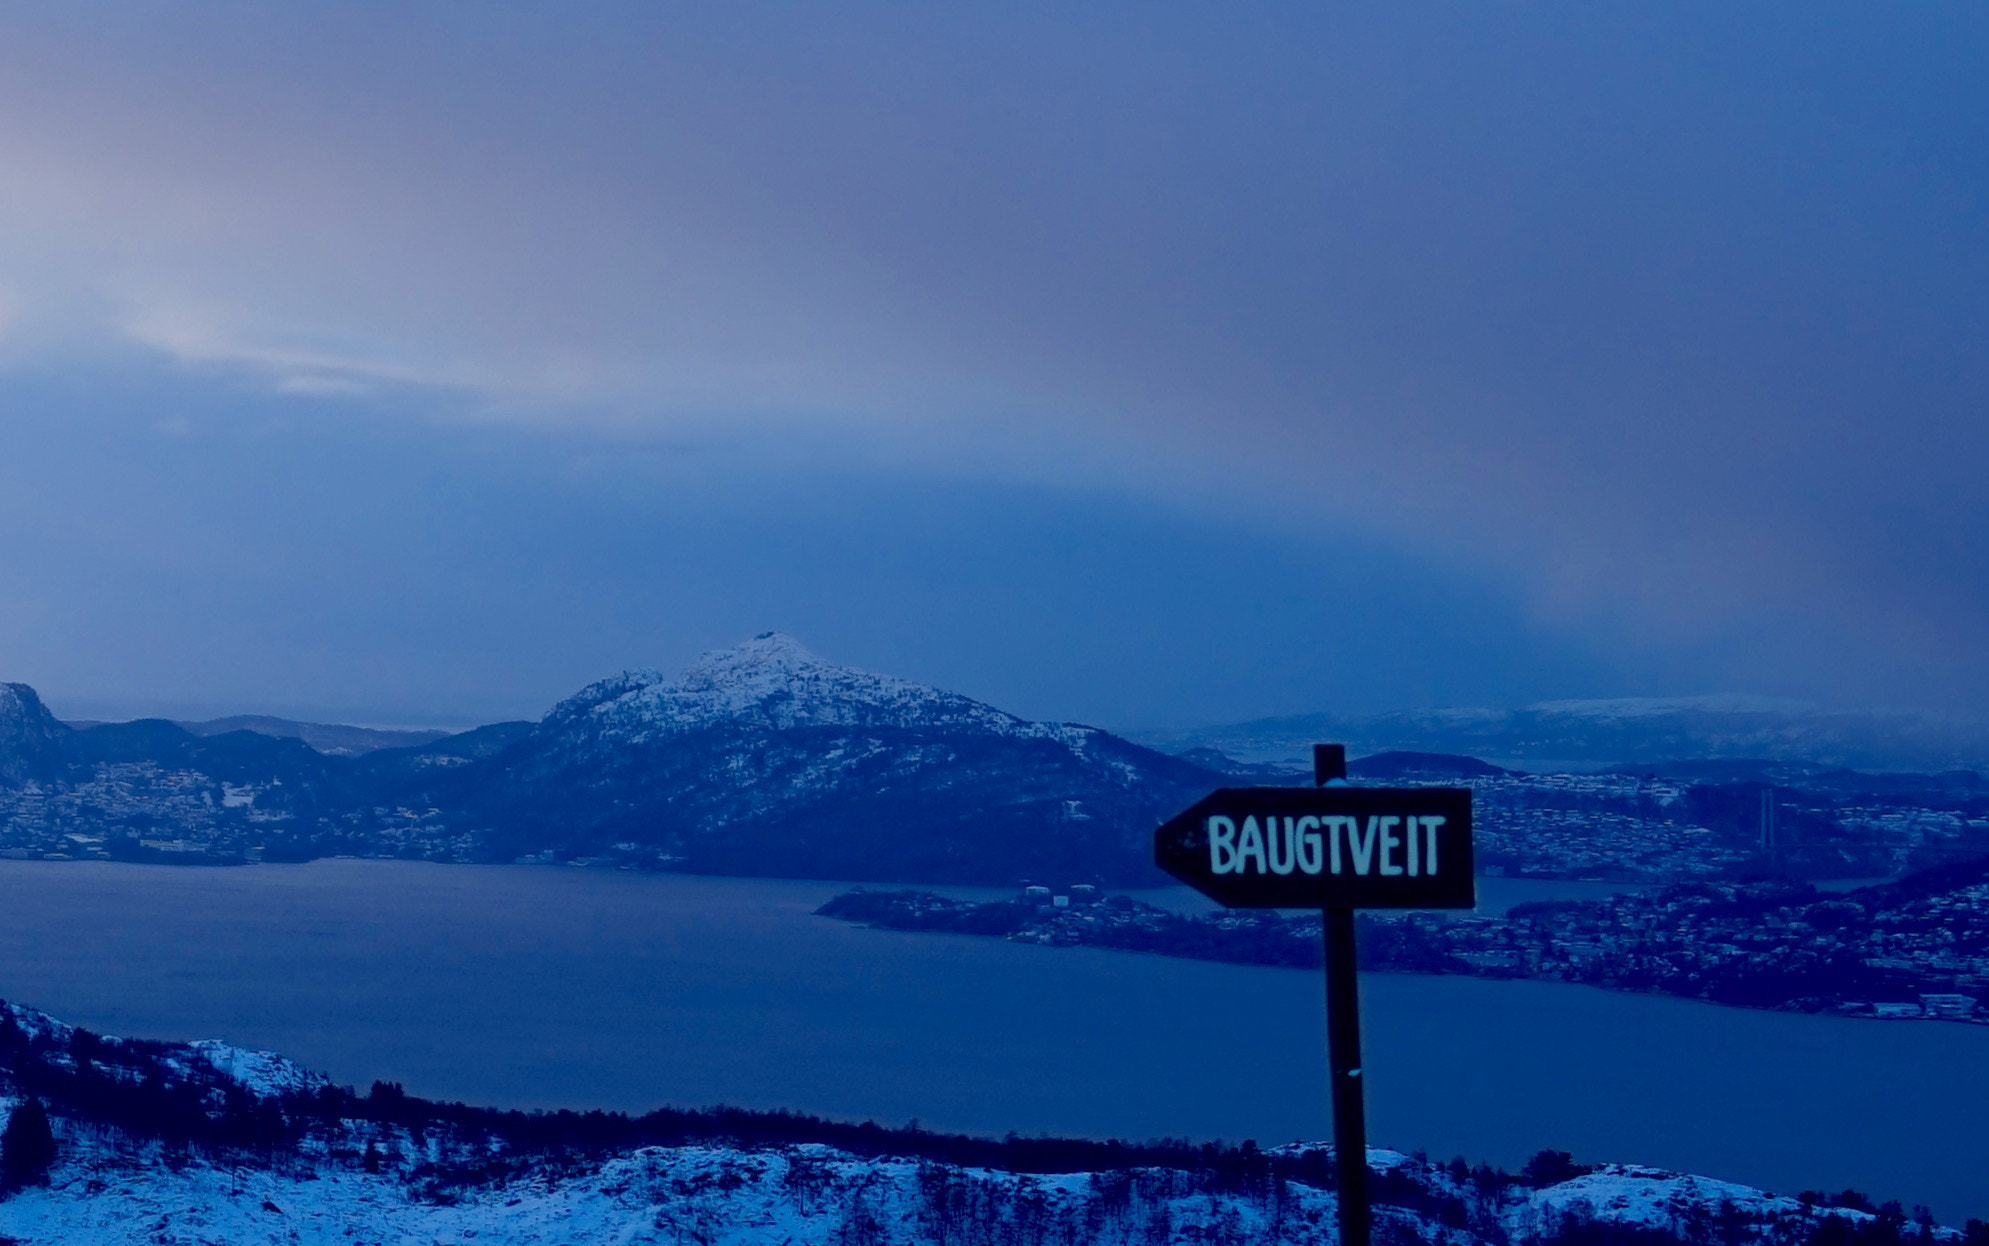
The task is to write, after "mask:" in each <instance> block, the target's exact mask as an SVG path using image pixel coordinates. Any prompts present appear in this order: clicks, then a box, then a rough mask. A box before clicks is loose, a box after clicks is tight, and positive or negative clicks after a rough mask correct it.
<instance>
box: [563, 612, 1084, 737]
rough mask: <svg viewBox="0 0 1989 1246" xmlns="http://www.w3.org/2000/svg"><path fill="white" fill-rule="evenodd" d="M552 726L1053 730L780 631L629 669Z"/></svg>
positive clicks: (624, 731)
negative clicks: (863, 665) (664, 665)
mask: <svg viewBox="0 0 1989 1246" xmlns="http://www.w3.org/2000/svg"><path fill="white" fill-rule="evenodd" d="M547 722H548V723H549V724H559V725H562V726H568V725H570V726H580V727H583V728H584V729H591V730H593V731H598V732H601V733H602V734H606V735H613V736H616V737H620V738H623V739H625V740H627V741H629V742H641V741H644V740H650V739H656V738H659V737H663V736H669V735H676V734H681V733H686V732H691V731H697V730H701V729H704V728H709V727H715V726H724V725H737V726H743V727H752V728H761V729H769V730H790V729H794V728H799V727H826V726H839V727H896V728H922V729H933V728H939V729H947V728H951V729H956V730H967V731H982V732H993V733H996V734H1001V735H1016V736H1034V735H1042V734H1048V733H1050V731H1051V730H1052V728H1049V727H1048V726H1046V725H1044V724H1037V723H1031V722H1028V721H1026V720H1024V719H1021V718H1017V717H1016V716H1014V715H1013V714H1008V713H1004V712H1003V711H1001V710H998V709H995V708H994V707H993V706H990V705H984V704H982V703H981V702H979V701H976V700H974V699H973V698H971V697H965V696H961V695H960V694H958V693H954V692H944V691H941V690H940V689H938V688H934V687H931V686H930V685H927V684H921V683H917V682H914V681H912V680H908V679H900V678H898V677H896V676H892V675H880V674H877V673H874V672H871V671H864V670H858V669H857V668H855V667H850V666H843V665H840V664H838V663H835V662H830V661H826V660H825V659H822V658H820V657H817V656H816V655H815V654H813V653H811V652H810V651H809V650H808V649H807V647H806V646H804V645H802V644H801V643H800V642H799V641H797V640H795V639H794V638H793V637H791V636H787V635H783V634H782V633H780V632H763V633H761V634H760V635H758V636H755V637H753V638H752V639H751V640H748V641H746V642H744V643H742V644H739V645H736V646H734V647H733V648H730V649H720V650H716V651H713V652H711V653H707V654H705V655H704V656H702V657H700V658H698V659H697V660H696V661H695V662H692V663H691V664H690V665H689V666H687V667H685V668H684V671H683V673H682V674H680V675H679V676H678V677H677V678H676V679H674V680H670V679H667V678H666V677H665V676H663V675H662V674H661V673H660V672H657V671H652V670H633V671H626V672H624V673H623V674H621V675H618V676H615V677H613V678H611V679H605V680H602V681H601V682H599V683H597V684H593V685H591V686H590V687H587V688H585V689H582V690H581V691H580V692H579V693H578V694H577V695H575V696H574V697H572V698H571V699H569V700H567V701H565V702H562V703H561V704H560V705H559V706H558V707H556V708H555V709H554V710H553V712H552V713H551V714H550V715H548V717H547Z"/></svg>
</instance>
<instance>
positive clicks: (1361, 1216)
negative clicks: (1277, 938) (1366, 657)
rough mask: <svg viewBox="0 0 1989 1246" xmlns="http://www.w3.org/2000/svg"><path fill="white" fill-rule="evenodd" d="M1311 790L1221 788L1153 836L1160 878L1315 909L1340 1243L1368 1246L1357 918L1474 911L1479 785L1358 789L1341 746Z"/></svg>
mask: <svg viewBox="0 0 1989 1246" xmlns="http://www.w3.org/2000/svg"><path fill="white" fill-rule="evenodd" d="M1312 763H1313V784H1314V786H1313V787H1311V788H1309V789H1308V788H1299V787H1226V788H1222V789H1219V790H1217V791H1214V792H1211V793H1209V794H1208V795H1207V796H1205V797H1203V798H1202V799H1201V800H1198V801H1196V802H1195V803H1194V804H1192V805H1190V806H1188V808H1186V809H1184V810H1182V811H1181V812H1180V813H1178V814H1176V815H1175V816H1174V817H1172V818H1169V819H1168V820H1167V821H1166V822H1164V823H1162V824H1161V826H1160V829H1159V830H1157V831H1155V832H1154V833H1153V858H1154V861H1155V863H1156V864H1158V865H1159V866H1160V868H1161V869H1163V870H1166V871H1167V872H1168V873H1169V874H1171V875H1173V876H1174V877H1175V878H1178V879H1180V880H1181V881H1182V882H1184V883H1187V884H1188V885H1189V886H1190V887H1193V888H1194V889H1195V890H1197V891H1199V892H1201V893H1202V894H1203V895H1205V896H1208V897H1209V898H1210V899H1212V900H1216V901H1218V902H1219V903H1221V904H1224V905H1227V906H1228V907H1230V908H1275V909H1295V908H1316V909H1319V910H1320V912H1321V915H1322V916H1323V918H1324V921H1325V940H1326V1051H1327V1067H1328V1069H1329V1071H1330V1074H1331V1082H1330V1085H1331V1089H1332V1097H1333V1156H1334V1159H1335V1160H1336V1161H1337V1164H1338V1167H1339V1171H1340V1197H1339V1202H1340V1241H1341V1243H1342V1246H1369V1237H1370V1226H1371V1223H1372V1221H1371V1218H1370V1216H1369V1212H1368V1201H1367V1108H1366V1098H1365V1095H1364V1094H1363V1093H1362V1079H1361V1022H1360V985H1359V980H1358V978H1357V977H1356V975H1355V961H1356V957H1355V954H1354V951H1355V949H1354V910H1355V909H1358V908H1391V909H1468V908H1472V907H1474V906H1475V905H1476V904H1477V878H1476V874H1475V872H1474V870H1473V867H1472V862H1471V789H1469V788H1446V787H1399V788H1397V787H1350V786H1348V784H1347V753H1346V749H1345V748H1343V747H1342V746H1340V745H1338V744H1317V745H1314V746H1313V749H1312Z"/></svg>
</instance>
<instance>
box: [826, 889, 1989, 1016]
mask: <svg viewBox="0 0 1989 1246" xmlns="http://www.w3.org/2000/svg"><path fill="white" fill-rule="evenodd" d="M820 911H821V912H822V913H823V914H824V915H826V916H831V917H839V918H843V919H845V920H849V921H858V922H864V923H867V924H869V925H872V926H878V927H882V928H886V929H893V930H913V931H945V932H952V933H961V934H980V935H991V936H998V937H1002V938H1007V939H1010V940H1014V941H1017V942H1025V943H1038V944H1044V945H1047V946H1053V947H1075V946H1085V947H1103V948H1116V949H1120V950H1125V951H1137V952H1147V953H1154V954H1158V955H1164V956H1180V957H1188V958H1192V959H1198V960H1216V961H1227V962H1232V963H1243V964H1263V965H1278V966H1287V967H1293V968H1312V967H1316V966H1318V965H1319V964H1320V963H1321V936H1320V922H1319V919H1318V918H1317V917H1313V916H1309V915H1298V916H1292V915H1284V914H1280V913H1277V912H1270V911H1259V910H1239V911H1219V912H1214V913H1202V914H1188V913H1181V912H1176V911H1173V910H1170V909H1165V908H1161V907H1158V906H1155V905H1152V904H1148V903H1145V902H1143V901H1139V900H1135V899H1132V898H1130V897H1127V896H1123V895H1120V896H1109V897H1101V896H1100V895H1098V894H1097V892H1096V891H1095V889H1092V888H1088V887H1084V886H1082V885H1079V886H1074V887H1070V888H1068V889H1066V890H1065V891H1063V892H1053V891H1051V890H1050V889H1048V888H1044V887H1032V888H1029V889H1027V890H1025V891H1024V892H1023V893H1022V894H1021V895H1019V896H1017V897H1016V898H1015V899H1013V900H1005V901H994V902H975V901H969V900H956V899H949V898H946V897H943V896H938V895H933V894H931V893H926V892H909V891H897V892H877V891H865V890H857V891H853V892H849V893H846V894H844V895H842V896H838V897H837V898H836V899H834V900H832V901H830V902H829V903H828V904H827V905H825V906H824V907H823V908H822V909H821V910H820ZM1359 929H1360V934H1359V938H1360V955H1361V965H1362V967H1363V968H1365V969H1370V970H1384V971H1394V972H1408V973H1435V974H1465V975H1470V976H1475V977H1483V978H1527V979H1535V980H1542V981H1554V982H1570V983H1579V984H1582V985H1587V986H1595V987H1601V988H1605V989H1609V990H1620V991H1638V992H1649V993H1658V994H1666V995H1676V996H1682V997H1685V998H1690V999H1703V1000H1707V1001H1709V1002H1712V1003H1719V1004H1728V1005H1734V1006H1739V1007H1749V1008H1768V1009H1776V1010H1782V1011H1797V1012H1813V1013H1815V1012H1831V1013H1838V1014H1843V1015H1849V1016H1864V1017H1873V1018H1885V1019H1940V1020H1953V1021H1973V1022H1979V1023H1989V1009H1985V1008H1984V1007H1983V1006H1982V1003H1983V1000H1984V999H1985V998H1989V868H1984V867H1982V866H1973V867H1966V868H1963V869H1960V870H1956V869H1953V868H1950V869H1948V870H1944V871H1943V870H1937V871H1931V872H1929V873H1928V874H1923V875H1916V876H1913V877H1910V878H1907V879H1904V880H1901V881H1900V882H1897V883H1891V884H1886V885H1882V886H1876V887H1867V888H1860V889H1856V890H1851V891H1845V892H1829V891H1821V890H1818V889H1817V888H1815V887H1814V886H1812V885H1810V884H1807V883H1798V882H1791V881H1788V880H1774V879H1769V880H1761V881H1755V882H1748V883H1736V882H1710V883H1683V884H1678V885H1675V886H1671V887H1666V888H1662V889H1658V890H1654V891H1641V892H1624V893H1620V894H1615V895H1610V896H1607V897H1604V898H1601V899H1595V900H1581V901H1543V902H1535V903H1530V904H1522V905H1519V906H1517V907H1515V908H1513V909H1512V910H1511V911H1509V912H1507V913H1505V914H1503V915H1498V916H1485V915H1477V914H1467V915H1463V916H1459V917H1451V916H1447V915H1444V914H1440V913H1404V914H1392V915H1379V914H1362V915H1361V917H1360V920H1359Z"/></svg>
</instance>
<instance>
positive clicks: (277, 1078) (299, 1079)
mask: <svg viewBox="0 0 1989 1246" xmlns="http://www.w3.org/2000/svg"><path fill="white" fill-rule="evenodd" d="M187 1049H188V1051H189V1052H190V1053H191V1055H192V1056H193V1058H195V1059H197V1060H200V1061H201V1062H203V1063H205V1064H206V1065H207V1066H208V1067H209V1068H211V1069H213V1070H214V1071H215V1072H216V1073H219V1074H220V1075H221V1076H223V1077H225V1078H227V1079H228V1080H229V1081H231V1082H234V1083H235V1084H236V1085H238V1086H240V1087H241V1088H242V1089H243V1090H246V1091H248V1092H249V1093H250V1094H252V1095H254V1096H256V1097H257V1098H258V1099H277V1098H281V1097H283V1096H285V1095H297V1094H311V1093H313V1092H315V1091H317V1090H321V1089H323V1088H324V1087H326V1086H329V1085H331V1080H330V1079H329V1078H327V1077H324V1076H323V1075H321V1074H318V1073H314V1072H312V1071H311V1070H309V1069H307V1068H305V1067H304V1066H303V1065H301V1064H297V1063H295V1062H293V1061H290V1060H286V1059H285V1058H284V1057H282V1056H279V1055H277V1054H275V1053H274V1052H268V1051H257V1050H255V1049H253V1048H249V1047H237V1046H235V1045H234V1044H232V1043H224V1042H222V1041H220V1040H219V1039H213V1038H205V1039H201V1040H200V1041H198V1042H194V1043H189V1044H187Z"/></svg>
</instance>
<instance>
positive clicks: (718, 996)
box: [0, 861, 1989, 1222]
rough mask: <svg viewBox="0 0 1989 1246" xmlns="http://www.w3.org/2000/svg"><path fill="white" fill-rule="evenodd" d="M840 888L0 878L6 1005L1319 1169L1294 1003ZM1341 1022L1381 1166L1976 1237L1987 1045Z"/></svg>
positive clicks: (1842, 1024) (1933, 1029) (442, 1065)
mask: <svg viewBox="0 0 1989 1246" xmlns="http://www.w3.org/2000/svg"><path fill="white" fill-rule="evenodd" d="M840 889H841V885H840V884H837V883H829V882H820V883H818V882H785V881H763V880H744V879H721V878H687V877H671V876H653V875H637V874H623V873H614V872H601V871H591V870H571V869H559V868H555V867H544V868H537V867H524V866H507V867H474V866H438V865H417V864H401V863H387V862H372V861H321V862H316V863H313V864H310V865H304V866H255V867H248V868H242V869H173V868H170V867H148V866H128V865H113V864H106V863H84V862H76V863H44V862H13V861H8V862H0V995H4V996H5V997H6V998H9V999H14V1000H18V1001H20V1002H23V1003H27V1004H31V1005H34V1006H36V1007H40V1008H43V1009H46V1010H47V1011H49V1012H52V1013H55V1014H56V1015H58V1016H61V1017H63V1018H66V1019H68V1020H72V1021H75V1022H78V1023H80V1024H84V1025H87V1026H90V1027H92V1028H98V1029H102V1030H106V1031H109V1032H111V1033H116V1034H125V1035H135V1036H143V1037H150V1038H168V1039H188V1038H205V1037H225V1038H228V1039H230V1040H232V1041H235V1042H238V1043H243V1044H247V1045H251V1046H258V1047H266V1048H269V1049H272V1050H275V1051H280V1052H283V1053H285V1054H286V1055H289V1056H292V1057H294V1058H296V1059H298V1060H300V1061H302V1062H304V1063H305V1064H308V1065H311V1066H313V1067H315V1068H318V1069H322V1070H323V1071H325V1072H327V1073H329V1074H330V1075H331V1076H332V1077H333V1078H335V1079H337V1080H339V1081H341V1082H346V1083H350V1084H354V1085H359V1086H364V1085H366V1084H367V1083H369V1082H371V1081H372V1080H373V1079H375V1078H382V1079H386V1080H392V1081H400V1082H402V1083H404V1084H405V1085H406V1086H407V1088H408V1089H409V1090H410V1091H412V1092H415V1093H418V1094H422V1095H427V1096H431V1097H437V1098H445V1099H461V1100H467V1101H470V1102H476V1103H488V1104H502V1105H514V1106H528V1107H529V1106H548V1107H549V1106H562V1107H594V1106H599V1107H614V1108H626V1109H631V1110H640V1109H644V1108H649V1107H654V1106H657V1105H661V1104H681V1105H700V1104H711V1103H720V1102H724V1103H733V1104H740V1105H744V1106H749V1107H790V1108H796V1109H801V1110H804V1111H810V1112H816V1113H821V1114H826V1115H832V1116H839V1117H868V1118H875V1119H878V1120H882V1121H889V1122H902V1121H906V1120H910V1119H913V1118H917V1119H919V1120H920V1121H922V1122H923V1123H924V1124H926V1125H927V1126H928V1127H932V1128H939V1129H955V1130H968V1131H974V1132H981V1133H992V1134H1000V1133H1005V1132H1007V1131H1009V1130H1016V1131H1019V1132H1023V1133H1034V1132H1047V1133H1071V1134H1087V1135H1096V1136H1114V1135H1115V1136H1121V1137H1133V1138H1147V1137H1155V1136H1161V1135H1174V1136H1191V1137H1224V1138H1230V1139H1241V1138H1245V1137H1252V1138H1256V1139H1258V1140H1259V1141H1262V1142H1267V1143H1268V1142H1278V1141H1285V1140H1288V1139H1293V1138H1301V1137H1305V1138H1321V1137H1325V1136H1327V1135H1328V1132H1329V1130H1328V1125H1327V1117H1326V1107H1325V1091H1324V1079H1323V1075H1322V1071H1321V1065H1322V1063H1323V1039H1322V1022H1323V1007H1322V1002H1321V985H1320V981H1319V979H1318V977H1317V976H1316V975H1314V974H1311V973H1305V972H1299V971H1293V970H1279V969H1266V968H1253V967H1248V966H1227V965H1213V964H1200V963H1196V962H1192V961H1178V960H1167V959H1163V958H1160V957H1149V956H1137V955H1130V954H1122V953H1113V952H1103V951H1094V950H1089V949H1061V950H1060V949H1046V948H1036V947H1027V946H1021V945H1016V944H1010V943H1005V942H1002V941H1000V940H995V939H976V938H968V937H953V936H940V935H908V934H896V933H891V932H886V931H875V930H865V929H859V928H856V927H852V926H849V925H846V924H844V923H842V922H838V921H832V920H829V919H826V918H818V917H814V916H812V915H811V910H812V909H814V908H815V907H816V906H817V905H819V904H820V903H821V902H822V901H823V900H825V899H827V898H828V897H829V896H831V895H834V894H835V893H836V892H837V891H839V890H840ZM991 894H992V893H991ZM1363 998H1364V1007H1365V1009H1366V1014H1365V1019H1366V1033H1365V1046H1366V1055H1367V1065H1368V1070H1369V1072H1368V1076H1369V1079H1370V1091H1369V1112H1370V1119H1371V1127H1370V1133H1371V1136H1372V1138H1373V1140H1374V1141H1375V1143H1376V1144H1377V1145H1387V1146H1394V1147H1397V1148H1401V1149H1404V1150H1409V1149H1416V1148H1423V1149H1426V1150H1428V1151H1429V1152H1431V1153H1432V1154H1435V1155H1438V1156H1449V1155H1452V1154H1460V1153H1461V1154H1464V1155H1466V1156H1469V1157H1471V1158H1473V1159H1480V1158H1482V1159H1489V1160H1492V1161H1493V1162H1496V1163H1501V1164H1504V1165H1506V1166H1509V1167H1510V1166H1513V1165H1516V1164H1517V1163H1519V1162H1521V1161H1523V1160H1524V1159H1525V1157H1526V1156H1527V1155H1529V1154H1531V1153H1532V1152H1533V1151H1535V1150H1538V1149H1540V1148H1542V1147H1547V1146H1552V1147H1554V1148H1556V1149H1562V1150H1570V1151H1573V1152H1574V1153H1575V1154H1576V1156H1577V1157H1579V1158H1584V1159H1591V1160H1601V1159H1621V1160H1633V1161H1640V1162H1645V1163H1653V1164H1659V1165H1664V1166H1667V1167H1677V1168H1685V1169H1690V1170H1694V1171H1698V1172H1702V1173H1708V1174H1714V1175H1718V1176H1723V1177H1727V1178H1731V1179H1735V1180H1742V1181H1747V1182H1750V1183H1753V1184H1759V1185H1765V1186H1767V1187H1770V1188H1774V1189H1780V1190H1784V1191H1794V1190H1797V1189H1801V1188H1804V1187H1815V1188H1831V1189H1840V1188H1843V1187H1845V1186H1854V1187H1856V1188H1858V1189H1862V1190H1866V1191H1869V1192H1871V1193H1873V1194H1875V1195H1877V1196H1879V1197H1881V1198H1898V1199H1901V1200H1903V1201H1905V1202H1906V1203H1908V1204H1909V1205H1910V1204H1912V1203H1916V1202H1919V1203H1926V1204H1928V1205H1930V1206H1932V1207H1933V1208H1934V1209H1935V1211H1936V1212H1938V1213H1939V1214H1940V1215H1941V1216H1943V1217H1944V1218H1945V1219H1947V1220H1949V1221H1950V1222H1956V1221H1958V1220H1959V1219H1960V1218H1962V1217H1965V1216H1982V1217H1989V1127H1985V1124H1984V1122H1985V1120H1989V1027H1973V1026H1961V1025H1953V1024H1939V1023H1901V1022H1894V1023H1885V1022H1875V1021H1851V1020H1842V1019H1835V1018H1820V1017H1802V1016H1788V1015H1782V1014H1777V1013H1762V1012H1750V1011H1744V1010H1739V1009H1725V1008H1714V1007H1711V1006H1707V1005H1701V1004H1693V1003H1687V1002H1684V1001H1680V1000H1673V999H1663V998H1657V997H1645V996H1634V995H1619V994H1610V993H1606V992H1601V991H1594V990H1588V989H1585V988H1580V987H1568V986H1559V985H1552V984H1545V983H1494V982H1478V981H1472V980H1469V979H1463V978H1425V977H1414V976H1407V975H1389V974H1384V975H1375V976H1373V977H1371V978H1369V979H1367V980H1366V981H1365V983H1364V985H1363Z"/></svg>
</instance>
